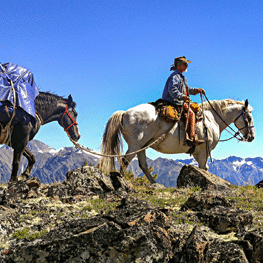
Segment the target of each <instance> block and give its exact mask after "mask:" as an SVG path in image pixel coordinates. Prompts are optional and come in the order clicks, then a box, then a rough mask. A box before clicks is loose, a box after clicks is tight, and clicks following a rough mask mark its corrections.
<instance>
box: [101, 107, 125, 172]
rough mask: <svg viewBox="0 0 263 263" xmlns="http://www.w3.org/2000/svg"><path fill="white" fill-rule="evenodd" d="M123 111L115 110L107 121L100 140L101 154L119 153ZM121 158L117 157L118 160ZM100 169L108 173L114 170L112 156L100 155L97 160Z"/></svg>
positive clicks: (120, 149)
mask: <svg viewBox="0 0 263 263" xmlns="http://www.w3.org/2000/svg"><path fill="white" fill-rule="evenodd" d="M124 112H125V111H116V112H115V113H113V115H112V116H111V117H110V119H109V120H108V122H107V125H106V128H105V131H104V134H103V137H102V142H101V154H103V155H120V154H121V151H122V138H121V122H122V116H123V113H124ZM120 161H121V159H120V158H119V162H120ZM99 167H100V169H101V170H102V171H103V172H105V173H109V172H111V171H115V170H116V166H115V158H114V157H102V158H101V159H100V162H99Z"/></svg>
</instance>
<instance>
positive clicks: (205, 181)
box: [177, 165, 231, 191]
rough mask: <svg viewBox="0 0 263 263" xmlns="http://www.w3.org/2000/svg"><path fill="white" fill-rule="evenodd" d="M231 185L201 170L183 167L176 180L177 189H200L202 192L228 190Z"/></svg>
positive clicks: (193, 167)
mask: <svg viewBox="0 0 263 263" xmlns="http://www.w3.org/2000/svg"><path fill="white" fill-rule="evenodd" d="M230 186H231V183H229V182H228V181H226V180H224V179H222V178H220V177H218V176H216V175H214V174H211V173H209V172H208V171H205V170H203V169H201V168H198V167H195V166H192V165H184V166H183V168H182V170H181V171H180V174H179V176H178V179H177V187H179V188H181V187H189V188H191V187H200V188H201V189H202V190H217V191H222V190H223V191H225V190H228V189H229V187H230Z"/></svg>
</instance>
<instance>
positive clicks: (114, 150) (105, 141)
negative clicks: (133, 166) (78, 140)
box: [100, 99, 255, 183]
mask: <svg viewBox="0 0 263 263" xmlns="http://www.w3.org/2000/svg"><path fill="white" fill-rule="evenodd" d="M200 108H201V109H203V116H204V120H203V121H200V122H198V123H197V124H196V134H197V136H198V139H202V140H205V141H206V143H203V144H201V145H199V146H196V148H195V151H194V152H193V156H194V158H195V160H196V161H197V162H198V164H199V167H200V168H202V169H208V165H207V159H208V157H209V154H208V151H207V149H209V151H212V150H213V149H214V148H215V147H216V145H217V143H218V141H219V139H220V135H221V133H222V131H223V130H224V129H226V128H227V127H228V126H229V125H230V124H231V123H234V124H235V126H236V127H237V129H238V130H239V131H240V132H241V133H242V135H243V136H244V138H242V140H246V141H248V142H251V141H252V140H253V139H254V137H255V129H254V123H253V117H252V107H250V106H249V105H248V100H246V102H245V103H244V102H240V101H235V100H230V99H225V100H221V101H216V100H215V101H211V102H210V104H209V103H208V102H205V103H203V105H200ZM121 134H122V135H123V137H124V139H125V141H126V142H127V144H128V150H127V152H126V154H125V156H124V158H123V159H122V162H121V161H120V159H119V161H120V162H121V174H124V171H125V170H126V168H127V166H128V165H129V162H130V161H131V160H132V159H133V158H134V157H135V155H136V154H137V156H138V161H139V166H140V168H141V169H142V171H143V172H144V174H145V175H146V176H147V178H148V179H149V181H150V182H151V183H155V181H154V179H153V178H152V176H151V174H150V172H149V170H148V167H147V163H146V154H145V149H143V148H145V147H146V146H149V145H150V144H151V143H152V142H154V141H155V140H156V139H158V138H159V137H160V136H162V135H165V137H164V139H163V140H159V141H157V143H155V144H153V145H151V146H150V147H151V148H153V149H154V150H156V151H158V152H161V153H167V154H176V153H188V151H189V149H190V148H189V147H188V146H187V145H186V144H185V143H184V136H185V124H184V123H183V122H181V121H180V124H179V125H178V123H171V122H166V121H165V120H164V119H163V118H161V117H160V115H159V113H158V112H157V111H156V108H155V107H154V106H153V105H151V104H141V105H138V106H136V107H134V108H131V109H129V110H127V111H117V112H115V113H114V114H113V115H112V116H111V118H110V119H109V120H108V123H107V125H106V128H105V131H104V134H103V138H102V143H101V153H102V154H103V155H120V150H121V149H122V140H121ZM142 149H143V150H142ZM100 167H101V169H102V170H103V171H104V172H110V171H112V170H115V169H116V168H115V158H112V157H102V158H101V160H100Z"/></svg>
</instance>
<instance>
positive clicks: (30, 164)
mask: <svg viewBox="0 0 263 263" xmlns="http://www.w3.org/2000/svg"><path fill="white" fill-rule="evenodd" d="M23 155H24V156H25V157H26V158H27V161H28V164H27V167H26V170H25V171H24V172H23V173H22V174H21V175H22V176H26V177H27V178H29V176H30V174H31V171H32V168H33V165H34V164H35V162H36V158H35V156H34V155H33V154H32V153H31V152H30V151H29V149H28V148H27V147H26V148H25V150H24V153H23Z"/></svg>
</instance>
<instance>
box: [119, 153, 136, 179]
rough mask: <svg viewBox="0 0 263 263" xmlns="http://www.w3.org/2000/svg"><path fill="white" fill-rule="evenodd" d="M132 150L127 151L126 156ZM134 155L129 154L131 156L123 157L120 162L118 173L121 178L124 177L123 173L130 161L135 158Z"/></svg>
mask: <svg viewBox="0 0 263 263" xmlns="http://www.w3.org/2000/svg"><path fill="white" fill-rule="evenodd" d="M134 151H135V150H134V149H128V151H127V152H126V154H128V153H131V152H134ZM135 155H136V154H131V155H127V156H124V157H123V158H122V160H121V169H120V173H121V175H122V176H124V174H125V171H126V169H127V167H128V166H129V164H130V162H131V160H132V159H133V158H134V157H135Z"/></svg>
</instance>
